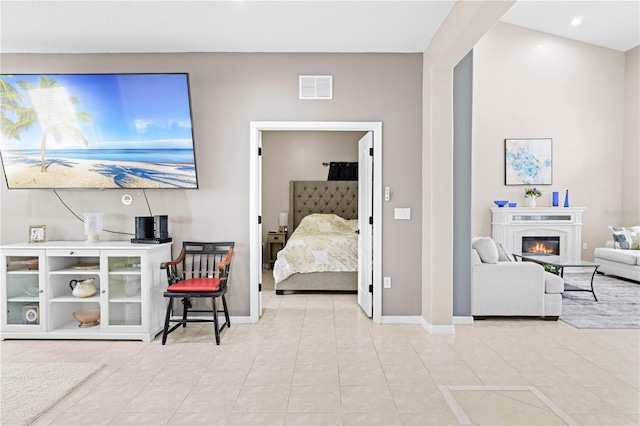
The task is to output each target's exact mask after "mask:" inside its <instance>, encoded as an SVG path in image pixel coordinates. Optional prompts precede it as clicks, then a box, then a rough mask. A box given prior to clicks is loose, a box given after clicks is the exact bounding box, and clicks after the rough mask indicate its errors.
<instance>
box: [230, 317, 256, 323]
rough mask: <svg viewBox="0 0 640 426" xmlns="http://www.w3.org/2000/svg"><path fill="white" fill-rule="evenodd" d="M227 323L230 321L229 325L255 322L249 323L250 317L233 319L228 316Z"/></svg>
mask: <svg viewBox="0 0 640 426" xmlns="http://www.w3.org/2000/svg"><path fill="white" fill-rule="evenodd" d="M229 321H231V324H255V322H253V321H251V317H250V316H246V317H234V316H233V315H231V316H229Z"/></svg>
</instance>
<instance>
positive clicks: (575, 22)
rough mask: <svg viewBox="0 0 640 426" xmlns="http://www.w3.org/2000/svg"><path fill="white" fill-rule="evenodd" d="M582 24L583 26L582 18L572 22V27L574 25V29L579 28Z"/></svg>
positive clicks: (574, 19)
mask: <svg viewBox="0 0 640 426" xmlns="http://www.w3.org/2000/svg"><path fill="white" fill-rule="evenodd" d="M580 24H582V18H577V17H576V18H573V19H572V20H571V25H573V26H574V27H577V26H578V25H580Z"/></svg>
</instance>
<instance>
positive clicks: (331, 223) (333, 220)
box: [296, 213, 358, 234]
mask: <svg viewBox="0 0 640 426" xmlns="http://www.w3.org/2000/svg"><path fill="white" fill-rule="evenodd" d="M357 230H358V220H357V219H352V220H347V219H344V218H342V217H340V216H338V215H336V214H321V213H312V214H310V215H307V216H305V217H304V218H302V220H301V221H300V225H298V227H297V228H296V232H298V231H300V233H301V234H302V233H303V234H351V233H355V232H356V231H357Z"/></svg>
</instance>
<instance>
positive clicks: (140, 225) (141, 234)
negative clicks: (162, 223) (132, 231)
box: [136, 216, 154, 240]
mask: <svg viewBox="0 0 640 426" xmlns="http://www.w3.org/2000/svg"><path fill="white" fill-rule="evenodd" d="M145 238H154V236H153V216H136V239H137V240H142V239H145Z"/></svg>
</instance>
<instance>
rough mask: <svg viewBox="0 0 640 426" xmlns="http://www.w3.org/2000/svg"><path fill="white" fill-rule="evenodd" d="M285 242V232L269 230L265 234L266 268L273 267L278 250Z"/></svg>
mask: <svg viewBox="0 0 640 426" xmlns="http://www.w3.org/2000/svg"><path fill="white" fill-rule="evenodd" d="M286 242H287V234H286V233H285V232H269V233H268V234H267V268H270V269H272V268H273V264H274V263H275V261H276V257H277V255H278V252H279V251H280V250H282V249H283V248H284V244H285V243H286ZM274 246H275V247H274ZM274 251H275V252H274Z"/></svg>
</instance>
